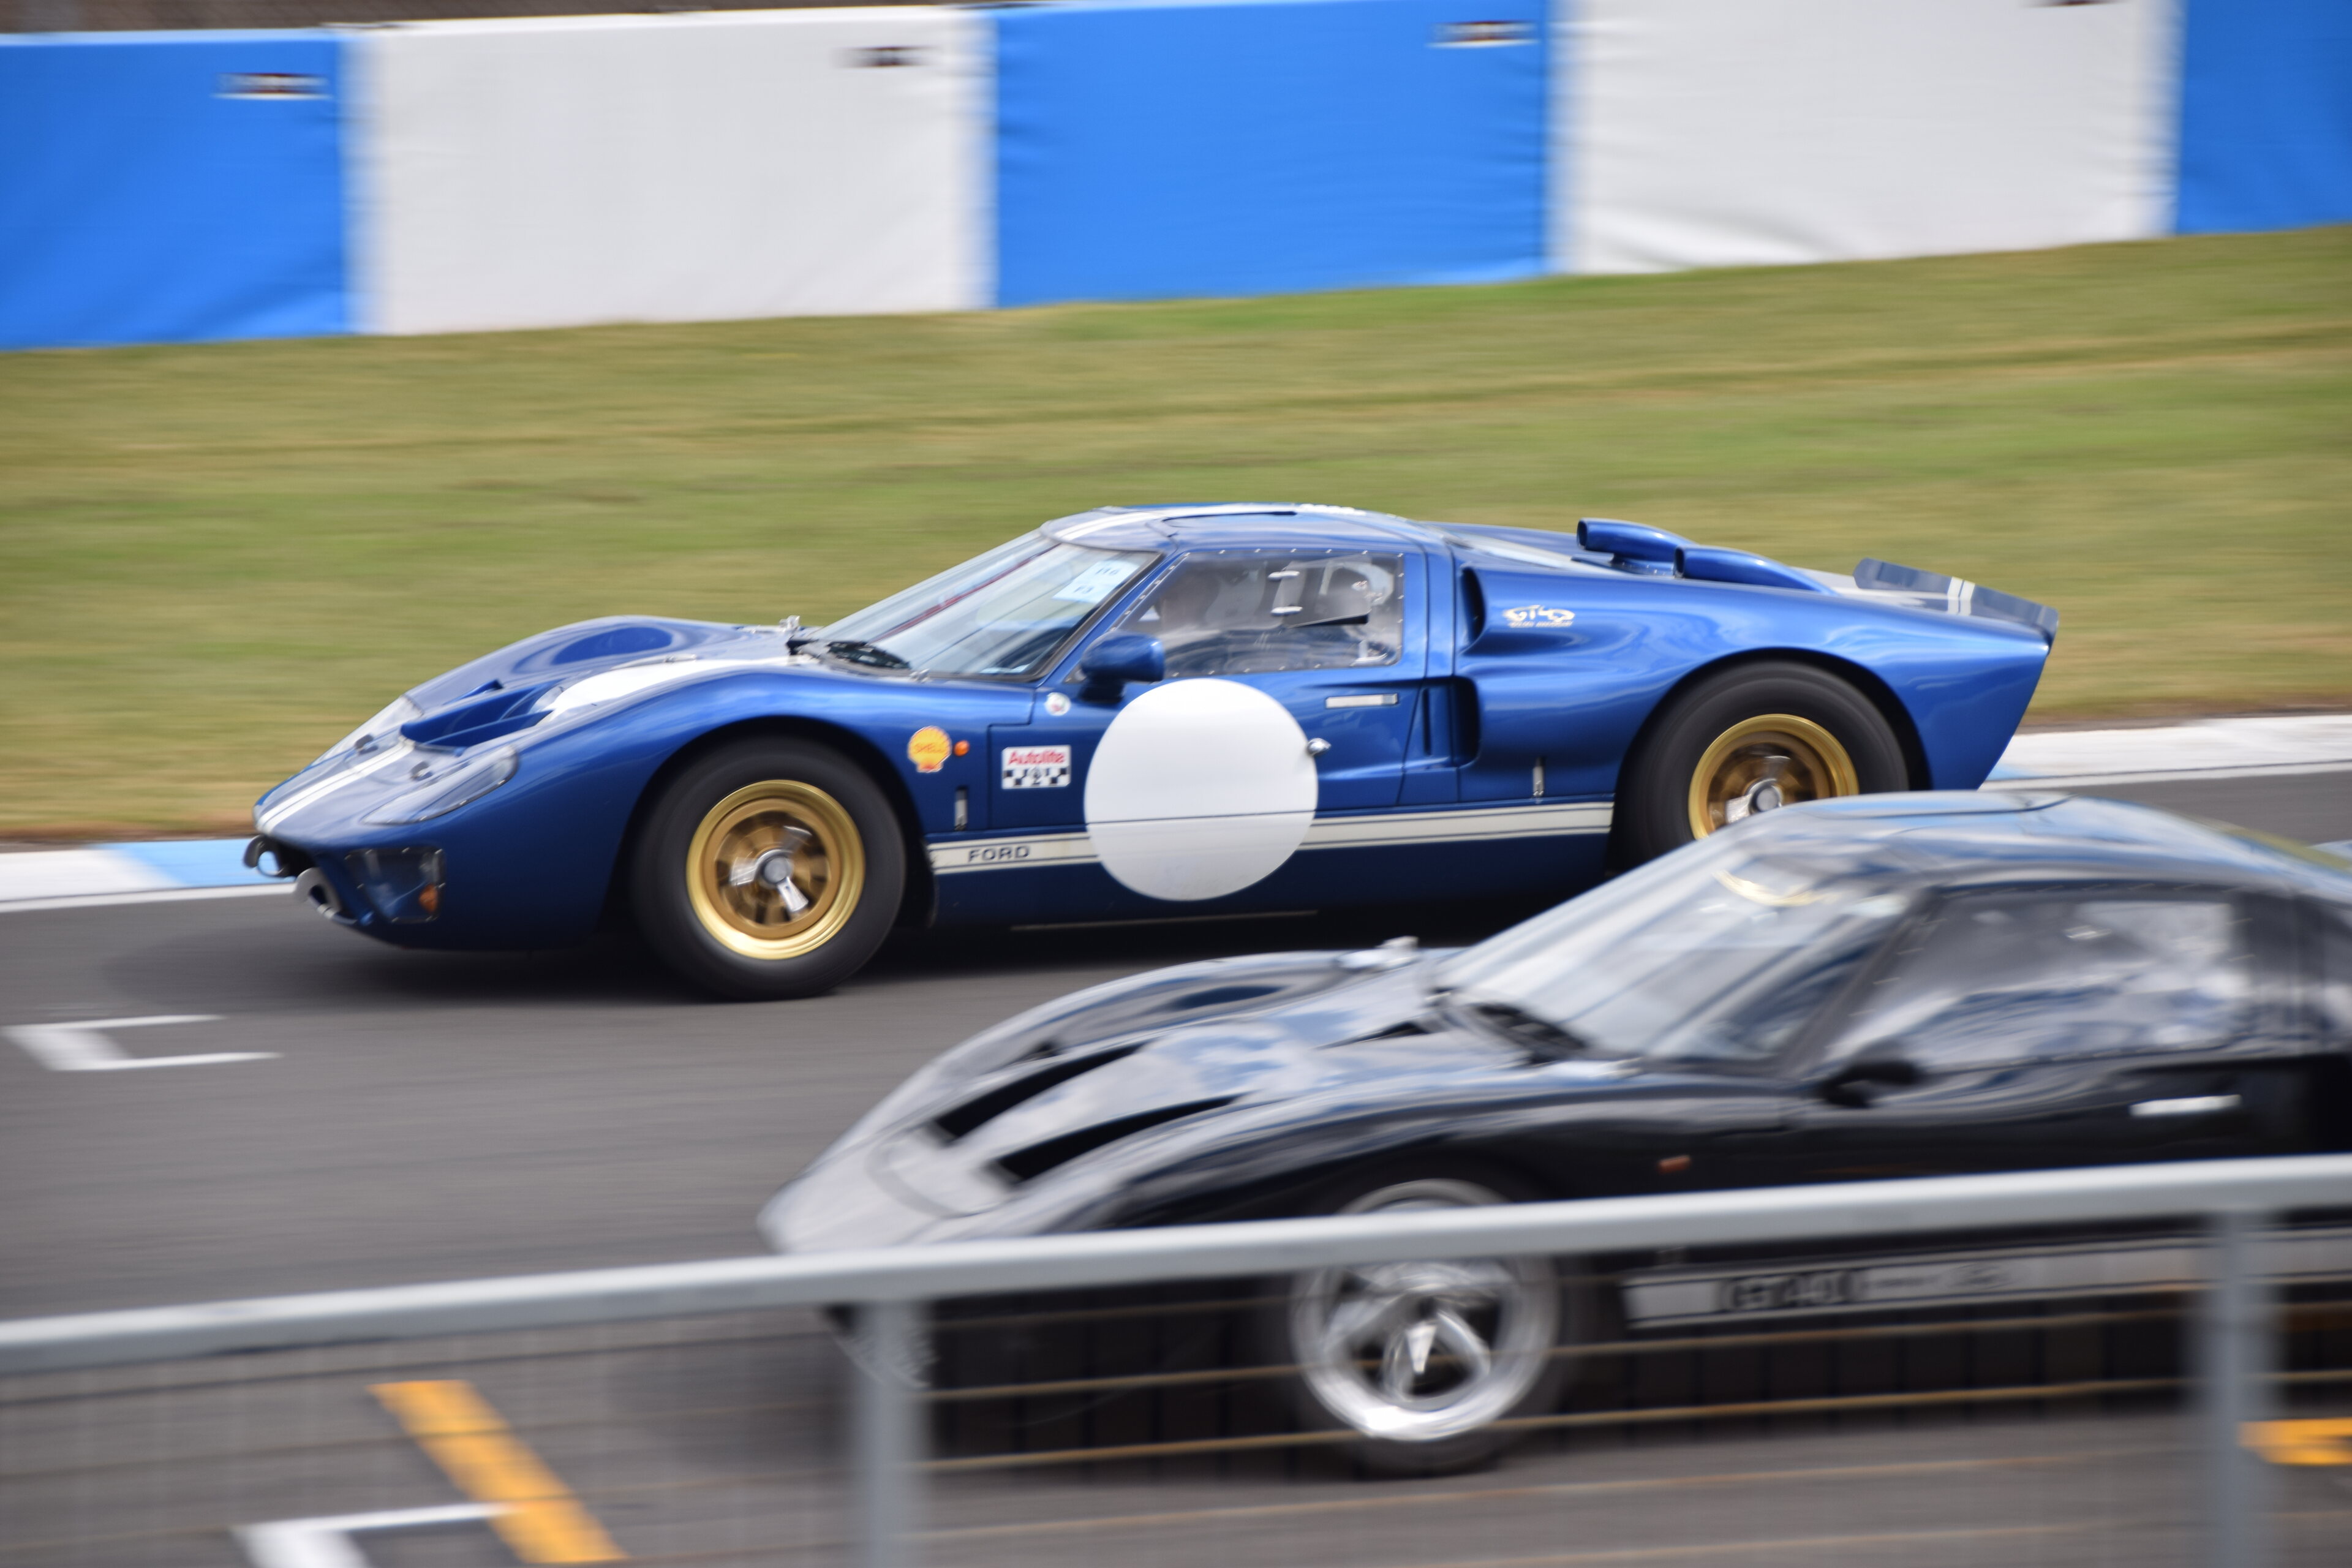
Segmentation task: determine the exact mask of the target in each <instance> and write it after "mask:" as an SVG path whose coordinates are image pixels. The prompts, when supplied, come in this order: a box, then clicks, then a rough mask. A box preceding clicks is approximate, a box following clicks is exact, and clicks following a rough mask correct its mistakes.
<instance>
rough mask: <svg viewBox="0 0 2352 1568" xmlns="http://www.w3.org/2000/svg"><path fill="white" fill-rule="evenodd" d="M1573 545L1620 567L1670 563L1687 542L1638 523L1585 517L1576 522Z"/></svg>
mask: <svg viewBox="0 0 2352 1568" xmlns="http://www.w3.org/2000/svg"><path fill="white" fill-rule="evenodd" d="M1576 542H1577V544H1578V545H1579V547H1580V548H1582V549H1585V550H1591V551H1598V552H1605V553H1607V554H1609V555H1612V556H1614V557H1616V559H1617V562H1618V563H1619V564H1620V565H1622V564H1623V563H1626V562H1629V561H1639V562H1647V563H1653V564H1662V563H1671V562H1672V561H1673V560H1674V558H1675V551H1677V550H1680V549H1681V548H1682V547H1683V546H1684V545H1685V544H1688V543H1689V542H1690V541H1689V540H1687V539H1685V538H1684V537H1683V536H1682V535H1681V534H1679V533H1668V532H1667V531H1665V530H1664V529H1663V528H1651V527H1648V526H1646V525H1645V524H1643V523H1638V522H1620V521H1617V520H1616V519H1615V518H1610V517H1586V518H1580V519H1578V520H1577V524H1576Z"/></svg>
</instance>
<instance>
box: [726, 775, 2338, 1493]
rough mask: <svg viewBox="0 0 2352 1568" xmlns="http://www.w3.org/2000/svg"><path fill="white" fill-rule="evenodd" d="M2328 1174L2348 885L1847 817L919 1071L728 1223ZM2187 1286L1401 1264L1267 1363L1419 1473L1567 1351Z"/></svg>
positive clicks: (1345, 1287)
mask: <svg viewBox="0 0 2352 1568" xmlns="http://www.w3.org/2000/svg"><path fill="white" fill-rule="evenodd" d="M2347 1147H2352V862H2347V861H2346V860H2344V859H2342V858H2338V857H2336V856H2335V855H2333V854H2329V853H2326V852H2323V851H2318V850H2312V849H2307V848H2304V847H2299V846H2294V845H2290V844H2286V843H2284V842H2282V841H2276V840H2271V839H2268V838H2265V837H2261V836H2258V835H2252V834H2247V833H2242V832H2240V831H2237V830H2233V829H2229V828H2223V827H2219V826H2211V825H2208V824H2202V823H2197V822H2191V821H2188V820H2185V819H2183V818H2180V817H2177V816H2169V815H2167V814H2165V813H2162V812H2158V811H2155V810H2152V809H2149V808H2147V807H2143V806H2136V805H2121V804H2117V803H2114V802H2106V801H2097V800H2084V799H2070V798H2065V797H2061V796H2039V795H1972V794H1946V795H1905V796H1866V797H1860V798H1854V799H1849V800H1842V801H1831V802H1823V803H1820V804H1816V805H1805V806H1801V807H1792V808H1790V809H1788V810H1784V811H1779V812H1773V813H1770V814H1768V815H1763V816H1757V817H1755V818H1753V819H1751V820H1749V821H1748V822H1743V823H1740V824H1738V825H1736V826H1733V827H1731V828H1729V829H1727V830H1726V831H1723V832H1719V833H1717V834H1715V835H1714V836H1712V837H1707V838H1705V839H1702V840H1700V841H1698V842H1697V843H1695V844H1692V845H1690V846H1689V847H1685V848H1684V849H1681V850H1677V851H1675V853H1673V854H1671V855H1668V856H1666V857H1665V858H1662V859H1659V860H1656V861H1654V862H1652V863H1651V864H1649V865H1647V866H1644V867H1642V868H1639V869H1637V870H1634V871H1632V872H1629V873H1627V874H1626V875H1624V876H1622V877H1620V878H1618V879H1616V880H1614V881H1612V882H1610V883H1608V884H1606V885H1605V886H1603V887H1601V888H1600V889H1596V890H1594V891H1592V892H1590V893H1587V894H1585V895H1583V896H1582V897H1580V898H1577V899H1574V900H1570V901H1569V902H1568V903H1565V904H1562V905H1560V906H1559V907H1558V908H1557V909H1554V910H1550V911H1549V912H1547V913H1545V914H1543V915H1540V916H1538V917H1537V918H1535V919H1533V920H1530V921H1526V922H1525V923H1523V924H1521V925H1518V926H1516V927H1513V928H1512V929H1510V930H1508V931H1504V932H1502V933H1501V934H1499V935H1497V936H1496V937H1493V938H1491V939H1490V940H1488V941H1486V942H1481V943H1480V944H1478V945H1477V946H1475V947H1472V948H1468V949H1465V950H1462V951H1458V952H1448V953H1438V952H1419V951H1416V950H1415V949H1414V947H1413V946H1412V942H1410V941H1409V940H1403V941H1400V942H1394V943H1391V944H1390V945H1389V946H1387V947H1384V948H1381V949H1376V950H1372V951H1370V952H1345V953H1328V952H1322V953H1279V954H1269V955H1265V956H1260V957H1252V958H1239V959H1229V960H1222V961H1218V962H1214V963H1195V964H1187V965H1184V966H1182V967H1180V968H1175V969H1168V970H1161V971H1159V972H1157V973H1148V974H1143V975H1139V976H1136V977H1135V978H1132V979H1129V980H1124V981H1119V982H1116V983H1114V984H1108V985H1102V986H1097V987H1095V988H1094V989H1092V990H1088V991H1083V992H1079V993H1077V994H1075V995H1071V996H1068V997H1065V998H1063V999H1061V1000H1059V1001H1056V1002H1054V1003H1050V1004H1048V1005H1045V1006H1043V1007H1039V1008H1036V1009H1034V1010H1033V1011H1031V1012H1028V1013H1025V1014H1023V1015H1022V1016H1018V1017H1015V1018H1013V1019H1010V1020H1008V1021H1006V1022H1005V1023H1003V1024H1001V1025H998V1026H996V1027H994V1028H992V1029H989V1030H987V1031H985V1032H984V1033H982V1034H981V1035H978V1036H976V1037H973V1038H972V1039H971V1040H968V1041H966V1042H965V1043H964V1044H962V1045H961V1046H959V1047H956V1048H955V1049H953V1050H951V1051H950V1052H949V1053H948V1054H947V1055H945V1056H943V1057H942V1058H940V1059H939V1060H938V1061H936V1062H934V1063H932V1064H931V1065H930V1066H929V1067H928V1068H924V1069H923V1070H922V1071H921V1072H919V1073H918V1074H916V1075H915V1077H914V1078H912V1079H909V1080H908V1082H907V1083H906V1084H905V1085H904V1086H903V1087H901V1088H900V1089H898V1091H896V1092H895V1093H893V1094H892V1095H891V1096H890V1097H889V1098H888V1099H887V1100H884V1101H883V1103H882V1104H881V1105H879V1106H877V1108H876V1109H875V1110H873V1111H872V1112H871V1113H870V1114H869V1115H867V1116H866V1118H865V1119H864V1120H863V1121H860V1122H859V1123H858V1124H857V1126H856V1127H855V1128H854V1129H853V1130H851V1131H850V1132H849V1133H848V1134H847V1135H846V1136H845V1137H844V1138H843V1139H841V1141H840V1142H837V1143H836V1144H835V1146H834V1147H833V1148H832V1149H831V1150H829V1151H828V1152H826V1153H825V1154H824V1156H823V1157H822V1158H820V1159H819V1160H818V1161H817V1162H816V1163H814V1165H812V1166H811V1167H810V1168H809V1169H808V1170H807V1171H806V1172H805V1173H803V1174H802V1175H801V1176H800V1177H799V1178H798V1179H797V1180H795V1181H794V1182H793V1184H791V1185H790V1186H788V1187H786V1188H785V1189H784V1190H783V1191H782V1192H781V1193H779V1194H777V1195H776V1197H775V1198H774V1199H773V1200H772V1201H771V1203H770V1204H769V1205H768V1206H767V1208H766V1210H765V1211H764V1213H763V1214H762V1215H761V1228H762V1230H763V1232H764V1233H765V1235H766V1236H767V1237H768V1238H769V1240H770V1241H771V1242H772V1244H773V1245H774V1246H775V1247H778V1248H779V1249H781V1250H784V1251H795V1252H797V1251H813V1250H824V1249H828V1248H836V1247H865V1246H874V1245H877V1244H887V1243H892V1242H918V1241H929V1240H939V1239H947V1238H963V1237H998V1236H1024V1235H1034V1234H1039V1233H1045V1232H1064V1231H1079V1230H1092V1229H1104V1228H1112V1227H1123V1226H1152V1225H1167V1224H1174V1223H1182V1222H1192V1221H1206V1220H1223V1219H1236V1218H1247V1217H1256V1216H1268V1215H1298V1214H1314V1213H1367V1212H1372V1211H1380V1210H1394V1209H1401V1208H1418V1207H1436V1206H1448V1205H1475V1204H1491V1203H1504V1202H1512V1201H1523V1200H1528V1199H1534V1198H1558V1197H1577V1196H1587V1195H1592V1196H1598V1195H1607V1194H1638V1193H1660V1192H1676V1191H1686V1190H1692V1189H1697V1188H1718V1187H1734V1186H1754V1185H1767V1184H1788V1183H1803V1182H1821V1181H1836V1180H1847V1179H1856V1178H1867V1177H1891V1176H1906V1175H1933V1174H1942V1173H1964V1172H1980V1171H1996V1170H2011V1169H2035V1168H2043V1167H2052V1166H2063V1165H2089V1164H2105V1163H2126V1162H2134V1161H2147V1160H2178V1159H2196V1158H2207V1157H2218V1156H2231V1155H2256V1154H2284V1153H2293V1152H2312V1151H2320V1150H2338V1149H2344V1148H2347ZM2347 1198H2352V1194H2347ZM2347 1241H2352V1236H2347V1234H2346V1233H2336V1232H2328V1233H2326V1234H2324V1235H2323V1234H2314V1235H2310V1236H2305V1237H2303V1238H2302V1244H2303V1245H2304V1251H2305V1252H2310V1253H2312V1256H2311V1258H2305V1263H2308V1264H2311V1265H2312V1266H2313V1267H2319V1266H2321V1265H2323V1264H2325V1265H2326V1266H2328V1267H2335V1266H2336V1265H2342V1266H2344V1267H2347V1268H2352V1258H2342V1259H2336V1262H2335V1263H2334V1264H2328V1263H2327V1258H2322V1257H2321V1256H2320V1254H2321V1253H2326V1254H2327V1257H2328V1258H2333V1256H2334V1253H2335V1252H2347V1251H2352V1247H2347ZM2313 1247H2318V1248H2319V1251H2318V1252H2313V1251H2312V1248H2313ZM2135 1256H2137V1262H2135V1261H2134V1258H2135ZM2296 1256H2301V1254H2297V1255H2296ZM2178 1257H2179V1249H2178V1248H2173V1249H2171V1251H2170V1252H2168V1253H2167V1252H2164V1251H2163V1249H2158V1250H2157V1251H2156V1252H2154V1253H2150V1252H2149V1251H2148V1250H2147V1248H2145V1247H2143V1248H2142V1249H2141V1253H2140V1254H2138V1255H2135V1254H2133V1253H2132V1252H2131V1248H2130V1247H2129V1246H2128V1245H2126V1246H2125V1247H2124V1249H2123V1251H2122V1252H2120V1253H2118V1252H2116V1251H2115V1249H2113V1248H2108V1249H2106V1250H2105V1251H2101V1250H2099V1249H2097V1248H2093V1249H2090V1250H2085V1249H2084V1248H2083V1247H2079V1246H2068V1247H2041V1248H2040V1249H2039V1250H2037V1249H2036V1248H2035V1247H2030V1246H2029V1247H2022V1248H2019V1247H2008V1248H2006V1249H2000V1250H1996V1251H1992V1252H1985V1251H1981V1250H1980V1251H1979V1252H1976V1253H1969V1252H1965V1251H1961V1252H1956V1251H1954V1250H1952V1249H1950V1248H1948V1247H1946V1248H1944V1249H1942V1250H1940V1251H1936V1250H1930V1251H1928V1252H1926V1253H1915V1254H1913V1255H1911V1256H1908V1257H1900V1258H1879V1259H1877V1260H1876V1261H1875V1262H1873V1261H1871V1260H1868V1259H1863V1260H1856V1259H1853V1258H1842V1259H1837V1260H1834V1262H1833V1264H1825V1265H1822V1266H1820V1267H1809V1266H1805V1265H1803V1264H1801V1263H1797V1262H1790V1261H1789V1260H1787V1259H1785V1258H1783V1259H1779V1260H1775V1261H1771V1262H1769V1263H1764V1264H1754V1263H1751V1264H1749V1265H1748V1266H1746V1267H1744V1268H1742V1267H1737V1266H1732V1267H1724V1266H1714V1265H1704V1266H1684V1267H1654V1268H1646V1269H1637V1270H1635V1271H1634V1272H1633V1273H1632V1274H1630V1275H1626V1276H1622V1277H1619V1280H1618V1283H1617V1284H1616V1285H1614V1286H1613V1287H1612V1293H1613V1294H1612V1300H1608V1301H1606V1302H1595V1301H1593V1300H1591V1293H1590V1292H1589V1291H1581V1290H1579V1289H1571V1288H1567V1287H1566V1286H1565V1283H1564V1282H1565V1281H1566V1280H1567V1279H1569V1278H1570V1274H1571V1272H1574V1273H1581V1272H1583V1271H1582V1270H1574V1271H1571V1270H1570V1269H1568V1268H1566V1267H1565V1266H1564V1265H1563V1264H1562V1263H1560V1262H1559V1261H1557V1260H1546V1259H1539V1258H1527V1259H1496V1260H1492V1261H1481V1262H1469V1263H1463V1262H1452V1263H1440V1262H1422V1263H1399V1264H1393V1265H1389V1266H1385V1267H1381V1268H1363V1269H1330V1270H1322V1271H1317V1272H1312V1273H1307V1274H1302V1275H1301V1276H1299V1277H1298V1278H1297V1279H1295V1280H1292V1281H1289V1282H1287V1285H1286V1289H1282V1290H1280V1291H1278V1292H1277V1293H1276V1299H1277V1300H1279V1302H1280V1303H1281V1304H1280V1305H1279V1306H1278V1307H1275V1308H1270V1309H1268V1310H1267V1312H1266V1313H1265V1321H1264V1322H1263V1323H1262V1324H1261V1327H1262V1329H1263V1330H1264V1331H1265V1333H1266V1335H1267V1336H1268V1340H1269V1344H1268V1354H1269V1355H1270V1357H1271V1359H1273V1360H1274V1361H1276V1362H1277V1363H1281V1364H1286V1365H1290V1366H1294V1367H1295V1368H1296V1369H1297V1370H1296V1372H1295V1373H1294V1374H1293V1380H1294V1382H1295V1384H1296V1387H1295V1390H1294V1393H1295V1395H1296V1402H1297V1405H1298V1408H1299V1409H1300V1410H1301V1412H1302V1413H1303V1414H1304V1415H1305V1416H1306V1417H1307V1419H1308V1420H1310V1421H1311V1422H1313V1423H1316V1424H1318V1425H1320V1426H1326V1427H1328V1428H1331V1429H1334V1430H1337V1431H1343V1432H1344V1431H1352V1432H1353V1433H1355V1434H1357V1435H1358V1436H1359V1442H1358V1447H1359V1451H1360V1453H1362V1454H1363V1455H1365V1456H1366V1457H1367V1458H1370V1460H1372V1461H1373V1462H1375V1463H1377V1464H1382V1465H1388V1466H1394V1467H1405V1468H1416V1469H1426V1468H1444V1467H1445V1466H1448V1465H1452V1464H1454V1463H1458V1462H1464V1461H1466V1460H1469V1459H1473V1458H1478V1457H1481V1456H1482V1455H1483V1454H1484V1453H1486V1452H1487V1451H1489V1450H1490V1449H1491V1448H1492V1447H1494V1446H1495V1444H1494V1439H1493V1436H1492V1434H1491V1433H1490V1432H1488V1431H1487V1430H1486V1428H1488V1427H1489V1426H1490V1424H1492V1423H1494V1422H1495V1421H1496V1420H1499V1419H1503V1418H1506V1417H1509V1416H1513V1415H1522V1414H1526V1413H1528V1412H1530V1411H1534V1410H1537V1409H1539V1408H1544V1407H1548V1405H1549V1402H1550V1401H1552V1400H1553V1399H1554V1398H1555V1397H1556V1395H1557V1392H1558V1383H1557V1380H1558V1379H1559V1376H1560V1375H1561V1371H1562V1368H1563V1367H1564V1366H1565V1365H1566V1364H1567V1360H1566V1358H1564V1357H1562V1356H1559V1355H1556V1354H1553V1353H1551V1352H1553V1350H1554V1348H1555V1347H1556V1346H1558V1345H1559V1344H1561V1343H1563V1342H1570V1341H1573V1340H1574V1339H1575V1338H1576V1337H1577V1336H1579V1335H1580V1334H1584V1333H1588V1332H1590V1331H1591V1329H1590V1326H1589V1325H1590V1322H1591V1321H1592V1320H1591V1313H1592V1312H1593V1311H1594V1310H1602V1311H1605V1312H1607V1313H1609V1314H1612V1315H1613V1316H1614V1317H1615V1319H1616V1321H1620V1322H1625V1323H1630V1324H1632V1325H1633V1326H1634V1327H1636V1328H1639V1327H1643V1326H1654V1325H1660V1324H1673V1323H1691V1322H1696V1321H1707V1320H1710V1319H1714V1320H1717V1321H1720V1319H1721V1318H1722V1317H1723V1316H1724V1315H1726V1314H1742V1313H1746V1314H1770V1313H1776V1312H1778V1313H1786V1312H1819V1311H1829V1310H1841V1309H1844V1310H1853V1309H1857V1308H1868V1307H1873V1306H1876V1307H1882V1308H1884V1307H1891V1306H1899V1305H1902V1304H1904V1303H1906V1302H1935V1301H1943V1300H1956V1301H1972V1300H2002V1299H2021V1298H2023V1299H2032V1298H2035V1297H2039V1298H2042V1299H2047V1298H2049V1297H2051V1296H2053V1295H2063V1294H2065V1293H2067V1292H2068V1291H2069V1290H2070V1289H2076V1290H2078V1291H2081V1292H2088V1291H2092V1290H2094V1289H2105V1290H2112V1289H2115V1288H2116V1285H2117V1282H2118V1281H2119V1280H2120V1281H2125V1282H2126V1283H2127V1282H2128V1281H2129V1280H2130V1279H2132V1278H2134V1277H2135V1276H2134V1274H2133V1270H2134V1269H2135V1268H2138V1269H2140V1270H2141V1271H2142V1272H2146V1271H2147V1269H2149V1268H2156V1269H2158V1271H2161V1269H2162V1268H2166V1267H2177V1259H2178ZM2151 1258H2153V1259H2154V1261H2151ZM2167 1258H2171V1259H2173V1260H2174V1261H2173V1262H2172V1263H2169V1264H2168V1263H2167V1262H2166V1259H2167ZM1652 1261H1654V1260H1652ZM2289 1265H2290V1266H2293V1259H2292V1258H2290V1259H2289Z"/></svg>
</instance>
